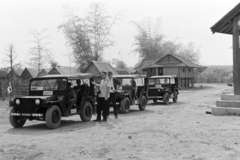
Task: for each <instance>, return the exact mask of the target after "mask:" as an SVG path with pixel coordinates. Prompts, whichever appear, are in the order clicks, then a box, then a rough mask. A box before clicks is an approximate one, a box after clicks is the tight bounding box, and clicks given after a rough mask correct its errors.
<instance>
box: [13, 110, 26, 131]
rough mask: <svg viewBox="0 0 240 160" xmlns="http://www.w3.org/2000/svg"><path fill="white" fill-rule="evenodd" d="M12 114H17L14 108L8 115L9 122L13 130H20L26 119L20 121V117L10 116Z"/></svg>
mask: <svg viewBox="0 0 240 160" xmlns="http://www.w3.org/2000/svg"><path fill="white" fill-rule="evenodd" d="M12 113H19V112H18V110H17V109H16V108H12V109H11V111H10V114H9V121H10V123H11V125H12V126H13V127H14V128H21V127H22V126H23V125H24V124H25V122H26V119H22V117H20V116H12Z"/></svg>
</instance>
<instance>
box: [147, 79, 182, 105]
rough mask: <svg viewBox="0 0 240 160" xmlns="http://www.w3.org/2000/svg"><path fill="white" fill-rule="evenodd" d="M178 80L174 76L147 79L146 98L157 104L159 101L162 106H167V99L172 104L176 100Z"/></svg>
mask: <svg viewBox="0 0 240 160" xmlns="http://www.w3.org/2000/svg"><path fill="white" fill-rule="evenodd" d="M178 94H179V93H178V78H177V76H175V75H165V76H152V77H150V78H149V84H148V98H149V99H151V100H153V102H155V103H156V102H157V100H161V101H163V102H164V104H169V99H171V98H172V100H173V102H177V100H178Z"/></svg>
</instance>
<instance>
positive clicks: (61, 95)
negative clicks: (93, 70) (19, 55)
mask: <svg viewBox="0 0 240 160" xmlns="http://www.w3.org/2000/svg"><path fill="white" fill-rule="evenodd" d="M76 80H80V81H81V86H80V87H78V88H76V87H75V89H73V86H74V85H75V84H76ZM91 81H93V79H92V74H90V73H81V74H69V75H46V76H42V77H38V78H33V79H31V80H30V84H29V95H28V96H21V97H16V98H14V100H13V101H10V103H9V104H10V107H12V109H11V111H10V115H9V120H10V123H11V125H12V126H13V127H14V128H20V127H22V126H23V125H24V124H25V122H26V120H30V121H32V120H39V121H46V125H47V127H48V128H50V129H55V128H58V127H59V126H60V124H61V117H68V116H73V115H80V118H81V120H82V121H84V122H86V121H90V120H91V118H92V113H93V107H95V102H94V96H95V95H94V88H93V85H92V83H90V82H91ZM68 82H71V84H72V86H71V88H72V89H73V90H74V92H75V93H76V96H77V99H75V100H74V102H73V105H70V100H69V98H68V97H69V96H68V94H69V90H68V87H67V84H68Z"/></svg>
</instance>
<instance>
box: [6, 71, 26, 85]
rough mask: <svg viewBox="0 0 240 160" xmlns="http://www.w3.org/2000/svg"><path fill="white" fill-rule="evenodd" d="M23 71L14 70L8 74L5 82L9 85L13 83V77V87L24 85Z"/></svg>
mask: <svg viewBox="0 0 240 160" xmlns="http://www.w3.org/2000/svg"><path fill="white" fill-rule="evenodd" d="M22 72H23V71H21V70H16V69H12V70H10V71H9V72H8V74H7V75H6V77H5V81H6V83H9V82H10V81H11V75H12V77H13V81H12V83H13V84H12V85H13V86H12V87H14V86H16V85H18V84H20V83H22V79H21V77H20V76H21V74H22Z"/></svg>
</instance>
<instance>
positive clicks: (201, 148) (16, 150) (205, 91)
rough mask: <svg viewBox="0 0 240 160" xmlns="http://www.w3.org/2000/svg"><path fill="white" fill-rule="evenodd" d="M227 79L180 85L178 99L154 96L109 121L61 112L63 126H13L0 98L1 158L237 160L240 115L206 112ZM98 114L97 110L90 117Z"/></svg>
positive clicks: (222, 89) (239, 143) (32, 159)
mask: <svg viewBox="0 0 240 160" xmlns="http://www.w3.org/2000/svg"><path fill="white" fill-rule="evenodd" d="M230 90H231V88H230V87H228V86H226V85H208V86H205V87H203V88H198V89H189V90H181V91H180V95H179V101H178V102H177V103H170V104H169V105H163V104H162V103H161V102H159V103H156V104H153V103H152V102H151V101H150V102H149V105H148V106H147V108H146V110H145V111H139V110H138V107H137V106H132V108H131V112H130V113H129V114H119V118H118V119H114V116H113V114H111V115H110V119H109V120H108V122H107V123H99V122H92V121H91V122H87V123H86V122H85V123H83V122H81V121H80V118H79V116H74V117H69V118H63V121H62V124H61V127H60V128H58V129H55V130H49V129H47V127H46V125H45V123H44V122H37V121H32V122H30V121H27V123H26V124H25V126H24V127H23V128H20V129H14V128H12V127H11V125H10V124H9V122H8V114H9V108H8V107H7V106H6V102H4V103H3V102H1V103H0V111H1V115H0V116H1V117H0V159H1V160H56V159H59V160H70V159H78V160H82V159H83V160H87V159H93V160H94V159H96V160H98V159H100V160H128V159H129V160H152V159H157V160H175V159H179V160H181V159H183V160H235V159H236V160H237V159H240V120H239V117H237V116H213V115H211V114H206V113H205V112H206V111H211V108H210V107H212V106H215V102H216V100H219V99H220V95H221V94H222V92H229V91H230ZM92 119H95V116H94V117H93V118H92Z"/></svg>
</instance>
